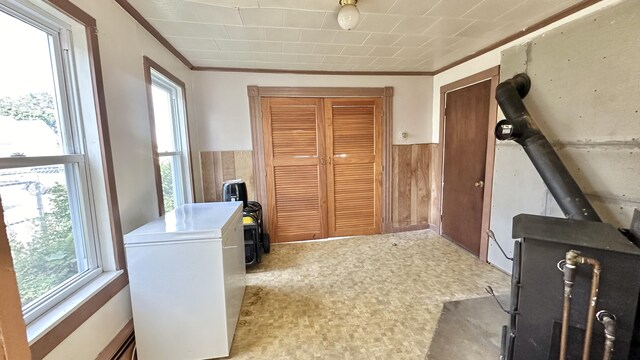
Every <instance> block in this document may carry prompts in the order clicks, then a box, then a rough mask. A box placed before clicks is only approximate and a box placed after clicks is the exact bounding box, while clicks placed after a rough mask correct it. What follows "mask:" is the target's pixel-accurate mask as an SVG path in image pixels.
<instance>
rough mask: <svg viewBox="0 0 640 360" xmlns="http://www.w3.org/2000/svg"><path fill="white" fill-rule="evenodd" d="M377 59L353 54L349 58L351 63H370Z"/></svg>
mask: <svg viewBox="0 0 640 360" xmlns="http://www.w3.org/2000/svg"><path fill="white" fill-rule="evenodd" d="M375 59H376V58H374V57H369V56H352V57H351V58H349V64H358V65H370V64H371V63H372V62H373V60H375Z"/></svg>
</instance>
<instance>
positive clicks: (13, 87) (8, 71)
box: [0, 11, 63, 157]
mask: <svg viewBox="0 0 640 360" xmlns="http://www.w3.org/2000/svg"><path fill="white" fill-rule="evenodd" d="M51 41H52V37H51V36H50V35H49V34H47V33H45V32H44V31H42V30H39V29H37V28H35V27H33V26H31V25H29V24H27V23H25V22H23V21H21V20H18V19H16V18H14V17H12V16H10V15H8V14H5V13H3V12H1V11H0V49H5V50H7V51H3V54H2V56H0V157H9V156H43V155H61V154H63V145H62V140H61V139H62V137H61V135H60V134H61V128H60V123H59V115H58V109H57V105H56V104H57V100H56V99H57V94H56V89H57V87H56V74H55V73H54V72H53V70H52V69H54V68H55V66H52V64H53V62H52V55H51V54H52V52H53V51H52V50H51V49H52V47H51V45H50V44H51Z"/></svg>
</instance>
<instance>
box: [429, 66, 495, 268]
mask: <svg viewBox="0 0 640 360" xmlns="http://www.w3.org/2000/svg"><path fill="white" fill-rule="evenodd" d="M486 80H491V91H490V99H489V102H490V103H489V118H488V119H487V126H488V130H489V131H488V133H487V157H486V160H485V174H484V183H485V186H484V194H483V200H482V201H483V202H482V227H481V234H480V260H482V261H485V262H486V261H487V252H488V250H489V235H488V231H489V222H490V220H491V194H492V192H493V168H494V162H495V151H496V146H495V144H496V138H495V136H494V128H495V126H496V121H497V118H498V102H497V101H496V99H495V96H496V87H497V86H498V83H499V81H500V65H497V66H494V67H492V68H490V69H487V70H484V71H481V72H479V73H476V74H473V75H470V76H467V77H465V78H463V79H460V80H457V81H454V82H452V83H449V84H446V85H443V86H441V87H440V123H439V124H438V127H439V132H440V137H439V141H438V146H437V156H436V160H437V162H438V163H437V164H436V166H435V172H436V173H435V179H436V181H435V184H438V185H436V186H435V188H436V189H435V190H436V194H435V195H436V196H434V197H433V198H432V202H431V206H432V209H437V210H438V211H437V212H435V214H437V215H436V216H434V217H433V219H432V220H433V225H434V226H435V228H436V229H437V231H438V234H440V235H442V222H441V220H442V201H443V196H442V192H443V186H444V179H443V174H444V130H445V106H446V101H447V93H449V92H452V91H455V90H458V89H461V88H465V87H468V86H471V85H474V84H477V83H480V82H483V81H486Z"/></svg>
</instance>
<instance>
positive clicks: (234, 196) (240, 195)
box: [222, 179, 248, 208]
mask: <svg viewBox="0 0 640 360" xmlns="http://www.w3.org/2000/svg"><path fill="white" fill-rule="evenodd" d="M247 197H248V196H247V184H245V182H244V181H242V180H239V179H238V180H229V181H225V182H224V183H223V184H222V201H242V202H243V205H242V207H243V208H246V207H247V205H248V198H247Z"/></svg>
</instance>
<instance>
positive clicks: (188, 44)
mask: <svg viewBox="0 0 640 360" xmlns="http://www.w3.org/2000/svg"><path fill="white" fill-rule="evenodd" d="M167 40H169V42H170V43H171V45H173V46H174V47H175V48H176V49H178V50H220V48H218V45H216V42H215V41H214V40H213V39H201V38H188V37H173V36H167Z"/></svg>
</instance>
